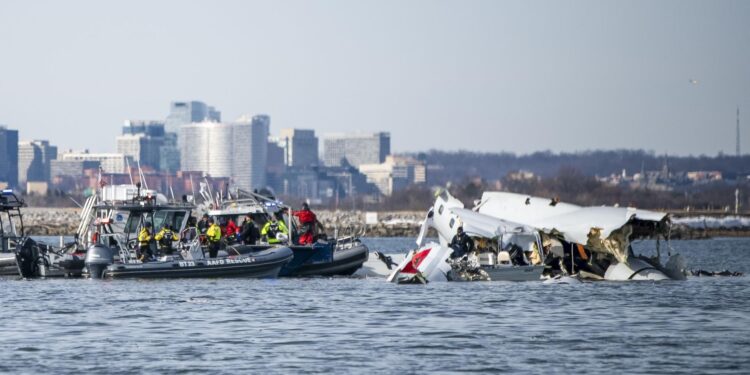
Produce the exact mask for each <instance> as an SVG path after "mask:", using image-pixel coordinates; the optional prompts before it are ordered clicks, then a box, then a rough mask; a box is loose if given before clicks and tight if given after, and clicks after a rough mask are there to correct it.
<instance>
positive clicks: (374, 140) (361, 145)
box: [323, 132, 391, 167]
mask: <svg viewBox="0 0 750 375" xmlns="http://www.w3.org/2000/svg"><path fill="white" fill-rule="evenodd" d="M390 153H391V134H390V133H386V132H379V133H374V134H330V135H327V136H325V137H324V138H323V163H324V164H325V165H326V166H332V167H334V166H340V165H343V163H344V162H346V163H348V164H349V165H352V166H355V167H359V166H360V165H361V164H379V163H382V162H384V161H385V157H386V156H387V155H389V154H390Z"/></svg>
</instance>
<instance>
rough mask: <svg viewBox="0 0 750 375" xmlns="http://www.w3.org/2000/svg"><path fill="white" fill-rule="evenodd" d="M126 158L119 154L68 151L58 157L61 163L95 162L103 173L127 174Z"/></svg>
mask: <svg viewBox="0 0 750 375" xmlns="http://www.w3.org/2000/svg"><path fill="white" fill-rule="evenodd" d="M127 158H128V157H127V156H125V155H124V154H120V153H90V152H88V150H86V151H83V152H73V151H68V152H66V153H64V154H62V155H61V156H60V158H59V159H60V160H63V161H95V162H99V165H100V166H101V168H102V171H103V172H104V173H128V169H127V165H128V164H129V162H128V161H127V160H126V159H127Z"/></svg>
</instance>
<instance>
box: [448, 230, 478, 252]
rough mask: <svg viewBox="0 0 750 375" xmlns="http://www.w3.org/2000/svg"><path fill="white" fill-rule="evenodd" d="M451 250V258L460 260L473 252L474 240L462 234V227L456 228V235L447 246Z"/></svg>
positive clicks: (464, 233)
mask: <svg viewBox="0 0 750 375" xmlns="http://www.w3.org/2000/svg"><path fill="white" fill-rule="evenodd" d="M448 246H450V248H452V249H453V253H452V254H451V258H454V259H455V258H461V257H463V256H464V255H466V254H468V253H470V252H471V251H472V250H474V240H472V239H471V237H469V235H468V234H466V232H464V227H463V226H459V227H458V228H456V235H455V236H453V239H451V243H450V244H448Z"/></svg>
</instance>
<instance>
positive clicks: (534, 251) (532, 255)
mask: <svg viewBox="0 0 750 375" xmlns="http://www.w3.org/2000/svg"><path fill="white" fill-rule="evenodd" d="M526 259H528V260H529V262H530V263H531V265H532V266H538V265H540V264H542V257H541V256H540V255H539V246H537V244H536V242H534V243H532V244H531V247H530V248H529V251H526Z"/></svg>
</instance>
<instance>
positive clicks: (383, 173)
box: [359, 155, 426, 196]
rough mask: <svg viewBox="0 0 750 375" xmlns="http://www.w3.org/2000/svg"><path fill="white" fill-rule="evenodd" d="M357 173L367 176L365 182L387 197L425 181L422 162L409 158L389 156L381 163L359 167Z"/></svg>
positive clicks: (424, 170)
mask: <svg viewBox="0 0 750 375" xmlns="http://www.w3.org/2000/svg"><path fill="white" fill-rule="evenodd" d="M359 171H360V172H362V174H364V175H365V176H367V182H369V183H371V184H374V185H375V186H377V188H378V190H379V191H380V193H381V194H383V195H387V196H390V195H391V194H393V192H395V191H398V190H402V189H403V188H405V187H406V186H408V185H411V184H420V183H424V182H425V181H426V169H425V165H424V162H422V161H420V160H416V159H413V158H410V157H402V156H393V155H389V156H387V157H386V158H385V162H383V163H380V164H362V165H360V166H359Z"/></svg>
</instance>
